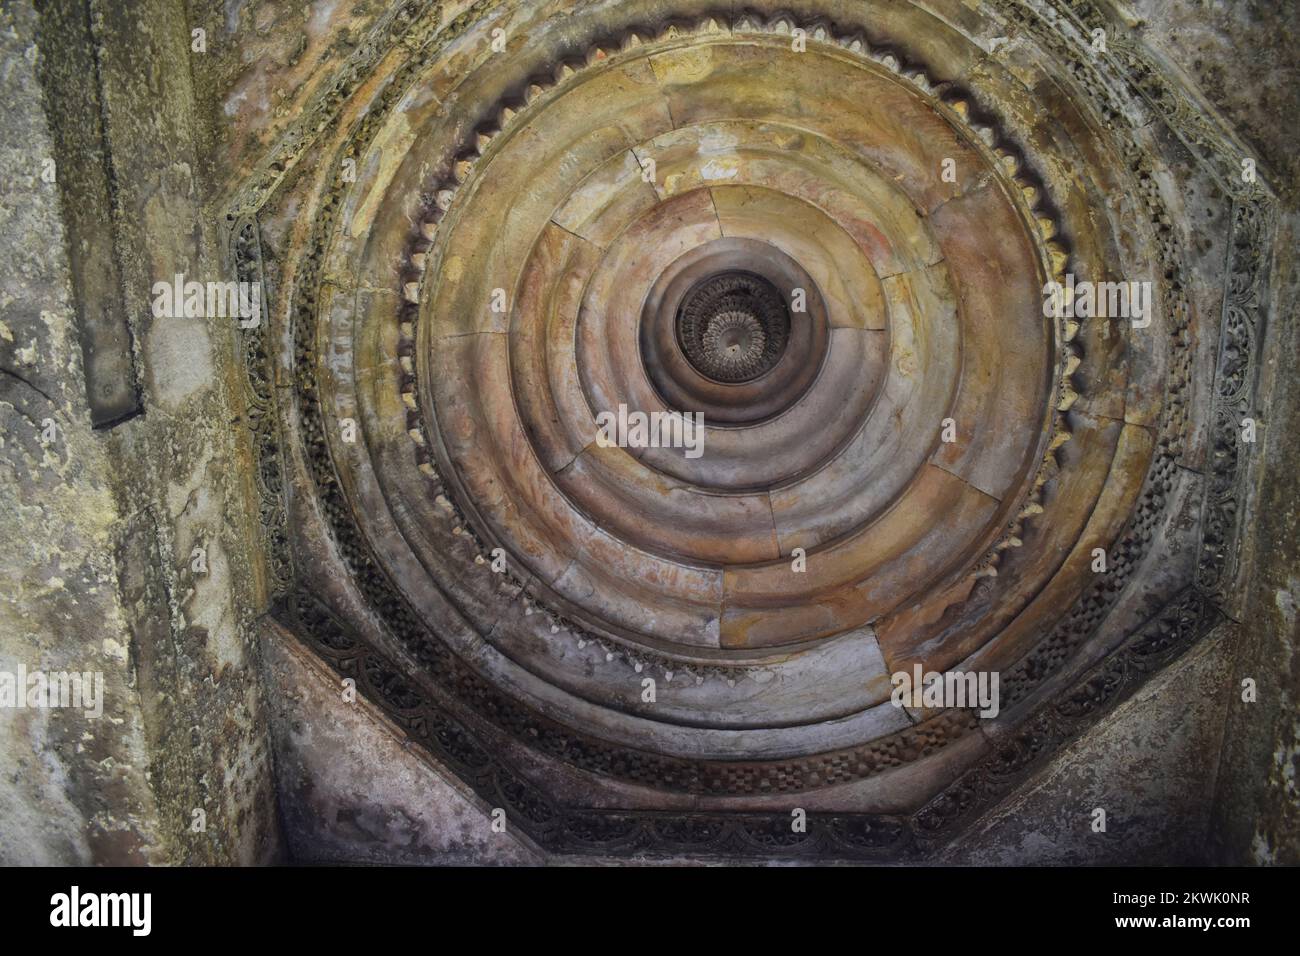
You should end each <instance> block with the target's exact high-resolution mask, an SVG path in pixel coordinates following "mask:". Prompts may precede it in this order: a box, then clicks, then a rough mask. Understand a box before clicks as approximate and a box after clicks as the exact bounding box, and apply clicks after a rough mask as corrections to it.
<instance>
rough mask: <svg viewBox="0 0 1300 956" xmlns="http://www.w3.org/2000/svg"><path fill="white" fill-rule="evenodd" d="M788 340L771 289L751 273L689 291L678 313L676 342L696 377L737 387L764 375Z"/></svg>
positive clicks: (780, 303) (785, 319) (777, 296)
mask: <svg viewBox="0 0 1300 956" xmlns="http://www.w3.org/2000/svg"><path fill="white" fill-rule="evenodd" d="M789 340H790V313H789V310H788V309H787V308H786V305H785V300H784V299H783V298H782V296H781V293H780V292H779V291H777V289H776V286H774V285H772V283H770V282H768V281H767V280H766V279H764V278H763V277H762V276H759V275H755V274H754V273H752V272H739V271H731V272H722V273H719V274H717V275H712V276H709V277H708V278H707V279H704V280H702V281H701V282H699V283H698V284H696V286H695V287H694V288H693V289H691V290H690V292H688V293H687V294H686V296H685V298H683V300H682V304H681V307H680V308H679V309H678V311H677V341H678V344H679V345H680V346H681V349H682V352H683V353H685V355H686V359H687V361H689V362H690V363H691V365H693V366H694V367H695V369H696V371H698V372H699V373H700V374H701V375H704V376H706V377H708V378H711V379H713V380H714V381H715V382H724V383H727V384H738V383H740V382H749V381H752V380H754V379H756V378H758V377H759V376H761V375H763V374H764V373H766V372H768V371H769V370H770V369H771V368H772V367H773V366H774V365H776V363H777V362H778V361H779V360H780V358H781V356H782V354H783V353H784V352H785V347H786V344H787V343H788V342H789Z"/></svg>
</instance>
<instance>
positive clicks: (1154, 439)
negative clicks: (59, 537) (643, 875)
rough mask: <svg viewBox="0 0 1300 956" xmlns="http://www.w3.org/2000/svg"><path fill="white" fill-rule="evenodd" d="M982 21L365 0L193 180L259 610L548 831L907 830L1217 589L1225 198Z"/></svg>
mask: <svg viewBox="0 0 1300 956" xmlns="http://www.w3.org/2000/svg"><path fill="white" fill-rule="evenodd" d="M976 6H977V5H974V4H957V3H945V4H920V3H917V4H912V3H905V2H897V3H891V4H885V5H876V4H871V5H867V4H844V3H831V2H816V0H811V2H801V3H791V4H787V5H785V6H783V7H763V6H757V5H756V6H753V7H746V6H743V5H712V6H710V5H707V4H703V3H696V2H691V0H653V2H652V0H626V2H619V3H592V4H584V5H580V6H577V7H573V6H572V5H571V4H559V3H547V2H530V3H521V4H496V3H485V2H480V3H477V4H473V5H461V6H459V7H457V8H456V9H455V10H452V9H451V8H448V9H447V10H446V11H443V12H442V15H441V16H439V15H438V13H437V12H429V11H423V6H422V5H419V4H407V5H403V6H400V7H398V8H397V10H396V11H395V12H394V13H393V14H391V15H390V16H389V18H388V19H387V20H386V21H385V23H386V29H387V42H386V43H383V44H381V43H378V41H376V43H374V44H370V45H366V46H363V47H362V48H360V49H359V50H358V51H357V53H355V54H354V55H353V57H352V59H351V60H349V61H348V63H347V65H346V67H345V69H344V71H343V73H342V74H341V75H340V76H339V77H338V78H337V79H336V80H335V81H334V84H333V85H332V86H330V87H329V91H330V92H329V93H328V94H327V95H325V96H324V97H323V99H322V100H321V101H320V102H319V103H318V105H317V107H316V110H315V111H314V112H309V113H308V114H306V115H305V116H304V118H303V120H302V122H301V124H300V125H299V127H297V131H296V133H295V134H294V135H290V136H287V137H286V138H285V140H284V144H285V145H283V146H282V147H281V151H280V152H279V153H276V154H273V155H272V158H271V159H270V160H268V162H267V163H266V164H265V165H264V166H263V167H262V168H260V169H259V170H257V171H256V172H255V173H254V174H253V175H252V176H251V177H250V178H249V180H248V181H247V182H245V183H244V184H242V186H241V188H240V189H239V190H238V192H237V194H236V196H235V197H234V200H233V201H232V204H231V207H230V217H229V221H230V223H231V225H232V229H233V242H232V253H233V256H234V261H235V264H236V268H237V270H238V272H239V275H240V276H241V278H249V279H259V280H262V281H264V282H265V283H266V285H267V287H268V291H269V294H270V297H271V300H272V302H273V303H275V304H274V305H273V307H272V308H271V319H272V321H271V322H270V323H269V324H268V326H267V327H265V328H262V329H257V330H248V331H247V332H246V333H245V335H244V339H243V341H244V345H245V347H246V352H247V359H248V371H249V380H248V382H247V383H246V385H247V393H248V398H249V401H250V405H251V407H252V409H253V410H254V412H255V413H256V414H254V416H253V419H254V433H255V437H256V438H257V446H258V452H259V456H258V471H257V475H258V481H259V486H260V490H261V492H262V498H261V502H262V520H263V524H264V526H265V531H266V541H267V553H268V556H269V558H270V560H269V564H268V568H269V577H270V582H271V589H272V591H273V592H274V593H275V595H276V602H277V603H276V608H277V611H276V613H277V616H278V618H279V619H280V621H281V622H282V623H283V624H284V625H285V626H286V627H287V628H288V629H289V630H291V631H293V632H294V633H296V634H298V635H299V636H300V637H301V638H303V639H304V640H305V641H307V642H308V643H309V644H311V646H313V647H314V648H315V649H316V650H317V651H318V652H319V653H320V655H321V656H322V657H323V658H324V659H325V660H326V661H327V662H329V663H330V664H331V665H333V666H334V667H335V668H336V669H337V670H338V672H339V673H340V675H342V676H344V677H351V678H353V679H354V680H355V681H356V682H357V685H358V687H359V688H360V689H361V690H362V691H363V693H365V694H366V695H367V696H369V697H370V698H371V699H373V700H375V701H376V702H377V703H378V704H379V705H380V706H381V707H382V708H383V709H384V711H385V712H386V713H387V714H388V716H389V717H391V718H392V719H393V720H394V721H396V722H397V723H398V725H399V726H401V727H403V728H404V729H405V730H406V731H407V732H408V733H409V734H410V735H411V736H412V737H413V738H414V739H416V740H417V741H418V742H419V743H421V744H422V745H423V746H425V747H427V748H428V749H429V750H430V752H431V753H432V754H433V755H434V756H436V757H437V759H439V760H440V761H443V762H444V763H445V764H446V765H447V766H448V767H450V768H451V769H452V770H453V771H454V772H455V773H456V774H457V775H458V776H460V777H461V778H462V779H464V780H465V781H466V782H468V783H469V784H470V785H471V786H472V787H474V789H475V790H476V791H477V792H478V793H479V794H480V796H482V797H483V799H485V800H487V801H488V802H489V803H490V804H491V805H492V806H499V807H502V808H504V809H505V811H506V813H507V815H508V816H509V818H510V819H511V820H516V821H518V825H519V826H520V827H521V828H522V829H524V830H525V832H527V833H528V834H529V836H530V837H531V838H532V839H533V840H535V841H536V842H537V843H538V844H540V845H541V846H543V847H546V848H548V849H553V850H557V851H561V852H573V853H602V854H623V853H666V854H671V853H692V854H726V855H769V854H772V853H788V854H790V855H795V856H816V857H818V858H824V859H836V858H867V859H883V860H888V859H916V858H922V857H925V856H926V855H928V854H931V853H933V852H935V851H936V850H938V849H940V848H942V846H943V845H944V844H945V843H946V841H948V840H949V839H951V837H952V836H953V834H954V833H956V832H958V831H959V830H960V827H961V826H962V825H963V822H964V821H965V820H967V819H969V816H970V814H971V813H972V812H973V811H974V810H975V809H977V808H979V807H981V806H985V805H987V803H988V802H989V801H991V800H993V799H996V798H997V797H998V796H999V795H1001V794H1004V793H1005V792H1007V790H1008V789H1010V788H1012V787H1014V786H1016V785H1017V783H1018V782H1019V781H1020V780H1022V779H1023V778H1024V775H1025V774H1026V773H1027V772H1028V771H1029V770H1030V769H1032V767H1033V766H1034V762H1035V761H1037V760H1040V759H1041V758H1042V757H1043V756H1044V755H1046V754H1050V753H1051V752H1052V751H1054V750H1055V749H1057V748H1058V747H1059V746H1061V745H1062V744H1063V743H1064V742H1066V741H1068V740H1069V739H1070V738H1071V735H1072V734H1074V733H1077V732H1078V730H1079V729H1080V728H1082V727H1085V726H1087V725H1088V723H1090V722H1091V721H1092V720H1094V719H1095V718H1096V717H1097V716H1098V715H1099V714H1101V713H1103V712H1104V711H1105V710H1106V709H1107V708H1109V707H1110V706H1112V705H1113V704H1114V703H1115V701H1117V700H1119V699H1121V698H1122V697H1123V696H1124V695H1126V694H1127V693H1129V692H1131V690H1132V689H1133V688H1134V687H1135V686H1137V684H1139V683H1140V682H1141V681H1142V680H1144V679H1145V677H1146V676H1148V675H1149V674H1151V673H1153V672H1154V671H1156V670H1158V669H1159V668H1160V667H1162V666H1163V665H1164V664H1165V663H1167V662H1168V661H1169V660H1171V659H1172V658H1173V657H1175V656H1177V654H1179V653H1181V652H1182V651H1183V650H1184V649H1186V648H1187V647H1188V646H1190V645H1191V644H1192V643H1193V642H1195V641H1196V640H1197V639H1199V638H1200V637H1201V636H1203V635H1204V634H1206V633H1207V632H1208V631H1209V630H1210V629H1211V628H1213V627H1214V626H1216V625H1217V624H1218V623H1219V622H1220V621H1221V620H1223V618H1224V615H1225V604H1226V603H1227V601H1228V600H1229V599H1228V598H1227V597H1225V583H1226V582H1227V581H1229V580H1230V579H1231V576H1232V575H1233V574H1234V573H1235V566H1234V557H1233V555H1234V550H1233V549H1234V545H1233V541H1234V540H1235V535H1236V515H1235V510H1234V504H1233V502H1234V498H1235V494H1236V492H1235V489H1236V488H1237V487H1238V486H1239V484H1240V482H1242V481H1243V480H1245V479H1244V477H1243V468H1242V466H1241V463H1240V462H1239V461H1238V460H1237V455H1236V451H1235V449H1236V447H1237V445H1236V442H1235V429H1236V427H1237V422H1238V420H1239V418H1240V416H1241V415H1242V414H1244V412H1245V411H1247V410H1249V406H1250V400H1251V398H1250V396H1251V394H1252V392H1251V390H1252V388H1253V387H1254V385H1253V383H1254V379H1253V375H1254V372H1253V369H1252V362H1253V354H1254V352H1253V350H1254V348H1255V343H1254V340H1253V338H1252V335H1253V328H1254V322H1255V318H1254V314H1253V310H1254V309H1256V308H1257V302H1258V300H1257V297H1256V290H1257V288H1258V286H1259V284H1260V283H1261V282H1262V281H1263V280H1262V278H1261V276H1260V274H1259V267H1260V265H1259V258H1260V257H1259V247H1260V246H1261V244H1263V243H1265V242H1266V241H1267V239H1266V236H1267V229H1268V223H1269V216H1270V208H1271V207H1270V202H1271V199H1270V196H1269V194H1268V192H1267V190H1266V189H1265V187H1264V186H1263V184H1262V183H1253V182H1252V183H1245V182H1243V181H1241V179H1240V177H1238V175H1237V170H1238V168H1239V164H1240V158H1241V153H1240V151H1239V149H1238V147H1237V146H1236V145H1235V144H1234V141H1233V139H1232V137H1231V134H1230V133H1229V132H1225V131H1222V130H1219V129H1218V127H1216V126H1214V125H1213V124H1212V123H1211V122H1210V121H1209V120H1207V119H1205V118H1204V117H1203V116H1202V114H1201V113H1200V111H1199V107H1198V104H1197V101H1196V100H1195V99H1194V98H1191V97H1190V96H1189V95H1188V94H1186V93H1185V91H1183V90H1182V89H1181V87H1179V86H1178V84H1177V82H1176V81H1173V80H1170V79H1168V78H1167V76H1166V74H1165V73H1164V72H1163V71H1162V69H1161V65H1160V64H1159V63H1158V62H1155V61H1153V60H1151V59H1149V58H1146V54H1145V53H1144V52H1143V51H1142V50H1141V49H1140V48H1139V47H1138V46H1137V45H1135V44H1131V43H1128V42H1126V41H1125V40H1124V39H1123V38H1122V37H1118V36H1117V37H1112V38H1111V41H1110V46H1109V47H1108V48H1107V49H1106V50H1105V51H1104V52H1097V51H1095V50H1093V48H1092V46H1091V45H1090V44H1092V43H1093V40H1094V37H1093V33H1092V31H1093V29H1094V25H1095V24H1097V23H1102V24H1104V23H1105V22H1106V21H1105V20H1102V19H1100V16H1099V14H1097V13H1096V12H1095V11H1093V10H1092V8H1091V6H1090V5H1089V4H1087V3H1083V2H1078V3H1069V4H1066V3H1060V4H1054V3H1043V4H1036V5H1034V6H1032V7H1030V6H1025V5H1021V4H1012V3H1003V2H1000V0H999V2H995V3H984V4H980V5H978V8H976ZM462 7H463V9H462ZM439 9H441V8H439ZM421 11H423V12H421ZM1206 223H1211V224H1214V225H1215V227H1216V228H1218V229H1219V230H1220V231H1221V232H1222V234H1223V235H1224V236H1230V237H1231V239H1230V242H1226V243H1225V242H1223V241H1222V240H1219V241H1218V244H1217V245H1216V244H1215V243H1209V244H1206V245H1194V246H1193V245H1189V243H1188V238H1189V236H1190V235H1191V234H1192V227H1193V226H1196V227H1200V226H1203V225H1205V224H1206ZM1074 279H1078V280H1084V281H1092V282H1129V281H1146V282H1150V283H1151V288H1152V289H1153V298H1152V302H1151V309H1150V314H1149V316H1148V317H1147V318H1148V319H1149V323H1148V324H1142V323H1138V322H1132V321H1128V320H1118V319H1096V320H1081V319H1076V318H1072V317H1069V316H1068V315H1066V314H1063V313H1062V312H1061V311H1060V310H1055V311H1053V310H1052V309H1049V308H1045V304H1044V302H1045V298H1044V287H1045V286H1046V285H1047V284H1049V283H1053V282H1059V283H1062V284H1065V283H1067V282H1073V281H1074ZM1221 317H1222V318H1223V319H1224V326H1223V331H1222V333H1221V331H1220V320H1221ZM638 414H644V415H645V416H647V418H649V419H651V420H653V421H655V422H659V423H666V427H669V428H670V430H671V428H676V429H677V432H676V434H677V437H678V438H680V439H683V440H681V441H677V442H676V443H675V445H676V447H664V446H663V444H662V443H654V442H633V443H630V444H631V445H633V446H635V447H628V445H629V443H626V442H624V443H619V442H613V443H611V442H609V441H606V440H603V438H602V429H601V422H602V420H624V421H625V420H627V418H628V416H634V415H638ZM694 415H702V417H703V426H702V428H701V429H700V432H699V434H698V435H692V434H691V432H690V430H691V428H692V427H693V423H692V416H694ZM692 437H694V438H696V439H698V443H697V444H696V445H694V446H693V445H692V444H691V440H690V439H691V438H692ZM1189 463H1190V464H1189ZM1202 474H1203V475H1204V476H1205V478H1204V480H1202ZM1099 552H1100V553H1101V554H1102V556H1103V559H1104V565H1103V567H1104V569H1103V570H1098V564H1097V562H1098V553H1099ZM914 668H920V670H921V671H923V672H944V671H955V670H959V671H964V672H985V673H988V672H995V673H997V674H999V675H1000V686H1001V694H1000V712H999V713H998V714H997V716H996V718H994V719H983V718H981V717H980V716H979V715H978V713H977V710H978V708H976V707H948V708H942V707H939V708H934V707H911V706H907V707H899V706H895V704H894V702H893V701H891V690H892V684H891V675H892V674H894V673H896V672H900V671H902V672H908V673H912V672H913V669H914ZM794 810H803V811H805V812H806V813H807V815H808V823H807V827H806V829H805V830H799V829H792V827H791V824H790V821H791V814H792V811H794Z"/></svg>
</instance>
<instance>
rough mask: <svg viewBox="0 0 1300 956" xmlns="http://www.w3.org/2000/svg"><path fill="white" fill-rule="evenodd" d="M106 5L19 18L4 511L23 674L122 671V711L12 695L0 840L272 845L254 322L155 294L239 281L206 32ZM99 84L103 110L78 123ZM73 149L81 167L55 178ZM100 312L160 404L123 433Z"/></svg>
mask: <svg viewBox="0 0 1300 956" xmlns="http://www.w3.org/2000/svg"><path fill="white" fill-rule="evenodd" d="M89 10H90V12H91V15H90V17H89V19H87V18H86V7H85V6H84V5H83V4H79V3H51V4H45V5H43V7H42V12H41V15H40V17H39V18H38V16H37V14H36V12H35V11H34V10H33V8H32V5H30V4H28V3H21V2H20V3H11V4H6V5H5V8H4V11H3V14H2V15H3V18H4V22H3V28H2V29H3V41H4V43H5V50H4V54H5V55H4V64H5V73H4V93H3V109H4V111H5V122H4V124H3V128H4V132H3V136H4V157H5V165H6V172H7V174H8V175H7V176H6V186H5V191H6V196H5V204H4V210H5V216H6V218H7V219H8V220H9V221H8V222H7V223H6V225H7V227H8V228H7V229H6V233H5V234H6V236H7V237H8V238H7V240H6V241H7V242H8V243H9V244H10V245H9V248H8V249H7V250H6V253H7V258H8V259H9V261H10V262H11V263H13V264H14V265H15V266H16V268H14V269H12V270H7V271H6V279H5V281H4V290H3V296H4V301H3V303H2V305H0V307H2V308H3V315H2V316H0V319H2V321H3V323H4V324H3V326H0V338H2V339H3V344H2V345H0V348H2V349H3V363H4V366H5V374H4V378H3V385H2V387H3V392H0V414H3V415H4V425H3V436H4V447H3V455H4V461H5V463H6V465H7V466H8V467H6V468H4V469H3V470H0V475H2V476H0V481H3V482H4V484H5V490H4V493H3V496H2V497H0V500H2V501H3V511H2V512H0V516H2V517H0V520H2V521H3V523H4V530H3V538H4V540H5V541H7V542H12V546H11V547H9V548H6V549H5V553H4V557H3V560H4V562H5V565H6V568H5V572H6V577H7V578H8V579H9V580H10V581H11V582H15V583H16V584H17V587H11V588H7V589H6V595H7V599H6V601H5V602H4V604H3V610H2V611H0V613H2V614H4V615H5V621H4V624H3V626H0V641H3V644H2V645H0V646H3V653H4V658H5V662H6V665H7V666H9V667H10V668H12V667H16V666H17V665H19V664H22V665H25V666H26V667H27V668H28V669H35V668H44V669H47V670H60V669H76V670H81V671H101V672H103V674H104V682H105V686H104V713H103V716H102V718H99V719H85V720H83V718H82V717H80V716H78V715H77V714H76V713H74V712H71V711H18V712H15V713H6V714H4V716H3V722H2V723H0V727H3V733H4V734H5V736H6V740H5V745H4V746H3V748H0V749H3V757H2V758H0V759H3V760H5V761H6V763H7V767H6V770H7V772H6V773H5V774H4V780H3V783H0V807H3V810H2V811H0V812H2V813H3V815H4V823H3V829H4V832H5V833H6V837H7V839H6V842H5V844H4V846H3V848H2V849H0V854H2V855H3V856H4V857H5V859H6V862H15V863H17V862H32V863H34V862H51V863H71V862H81V863H130V862H152V863H163V862H172V863H178V862H194V863H249V862H256V861H265V860H268V859H273V858H275V857H276V855H277V853H278V836H277V833H278V824H277V817H276V809H275V799H274V791H273V787H272V782H271V773H270V760H271V758H270V751H269V747H268V738H267V733H266V727H265V723H264V719H263V717H262V706H263V705H262V698H261V688H260V686H259V684H258V682H257V680H256V677H255V675H256V666H255V663H256V656H257V646H256V632H255V630H254V629H253V627H252V621H253V618H254V616H255V614H256V612H257V609H258V608H259V606H260V604H261V603H262V601H261V598H260V597H259V589H260V587H261V585H260V583H259V580H258V573H257V567H258V565H257V562H256V559H255V553H254V551H253V549H252V541H253V538H252V536H251V533H252V525H251V524H250V520H249V515H248V511H247V508H246V502H247V500H248V498H249V491H248V482H249V481H250V480H251V476H250V475H249V474H248V467H247V461H248V454H247V450H246V449H244V448H241V446H240V435H241V431H240V429H238V428H235V427H233V426H234V425H235V424H236V423H237V422H238V419H239V416H240V414H241V410H240V407H239V404H238V401H237V393H236V392H235V391H234V389H233V388H232V387H231V382H232V379H231V378H230V372H231V368H232V355H233V351H234V350H233V342H234V339H233V328H231V327H229V326H223V325H222V324H221V323H220V322H213V323H211V324H210V323H209V322H208V321H207V320H204V319H185V318H154V316H153V314H152V311H151V308H150V306H151V301H152V296H151V288H152V284H153V283H154V282H155V281H157V280H160V279H170V277H171V276H172V275H173V274H174V273H178V272H179V273H186V274H187V275H189V276H190V277H192V278H196V279H199V280H200V281H202V280H205V279H220V278H222V275H221V272H222V270H221V268H220V265H219V263H220V256H219V250H218V248H217V245H216V239H215V230H214V228H213V223H212V222H211V219H210V216H209V215H208V213H207V205H206V204H207V202H208V201H209V197H208V195H207V194H206V191H205V187H204V186H203V184H202V182H201V180H200V178H199V175H198V170H199V168H200V166H201V162H200V155H199V146H198V143H199V141H200V136H199V130H198V128H197V119H196V115H195V110H194V104H193V100H192V96H191V93H190V90H189V86H188V72H187V71H185V70H177V69H172V68H169V67H168V66H167V64H169V63H171V64H174V63H183V62H184V61H185V59H186V57H187V55H188V51H187V49H186V47H187V45H188V36H189V31H188V29H187V27H186V24H185V23H184V22H183V20H181V19H180V16H179V14H178V12H177V8H176V5H174V4H170V3H138V4H135V3H133V4H113V3H103V4H101V3H93V4H90V6H89ZM87 64H92V65H93V68H92V69H91V70H90V72H89V73H88V72H87V68H86V67H87ZM96 71H97V72H96ZM95 98H98V99H99V101H100V105H101V115H102V118H103V122H102V126H100V127H96V126H95V125H94V124H87V123H85V122H84V121H81V122H79V120H81V119H82V118H83V117H84V113H85V111H84V103H85V102H86V101H91V102H93V101H94V99H95ZM100 137H102V138H100ZM52 156H57V157H58V158H59V160H58V161H59V166H58V174H57V183H44V182H42V181H41V180H40V178H39V176H40V173H41V170H42V162H43V161H44V160H45V159H47V158H49V157H52ZM70 211H75V212H72V213H70ZM105 236H109V237H112V238H113V242H112V243H111V245H109V246H107V247H105V245H104V237H105ZM92 261H93V262H94V263H95V264H96V265H97V267H95V268H88V267H87V265H86V264H87V262H92ZM87 317H102V320H103V322H104V323H112V322H114V321H117V322H125V323H126V328H125V330H124V331H125V333H126V335H127V336H128V338H127V341H129V343H130V344H131V349H130V352H129V353H128V354H129V356H130V359H131V364H132V365H133V366H134V367H133V369H132V370H131V375H130V378H131V379H134V380H135V381H134V382H130V381H128V384H127V387H128V388H131V387H132V386H134V385H135V384H136V383H138V399H139V405H140V406H141V407H142V409H143V411H142V413H141V414H134V415H130V416H128V417H127V418H126V419H125V420H119V421H117V422H116V423H112V422H109V423H106V424H107V425H109V426H110V427H105V428H102V429H99V430H95V429H92V428H91V420H92V408H91V406H92V405H93V404H94V402H93V399H94V397H95V396H91V397H90V398H88V395H87V387H86V381H85V374H84V372H83V364H82V361H81V339H82V336H83V334H84V333H85V332H86V330H87V328H89V327H90V326H91V325H92V324H93V322H94V321H98V318H92V319H91V320H88V319H87ZM47 420H48V421H49V422H52V430H50V431H48V432H47V433H46V435H45V437H44V438H43V437H42V429H43V428H45V423H46V422H47ZM241 463H242V464H241ZM195 549H202V550H201V552H199V553H196V551H195ZM199 558H201V559H202V560H201V561H200V560H198V559H199ZM196 568H198V570H197V571H196V570H195V569H196ZM198 810H201V811H203V814H202V815H196V813H195V811H198ZM200 819H202V822H203V824H204V825H203V826H202V828H200V827H199V821H200Z"/></svg>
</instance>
